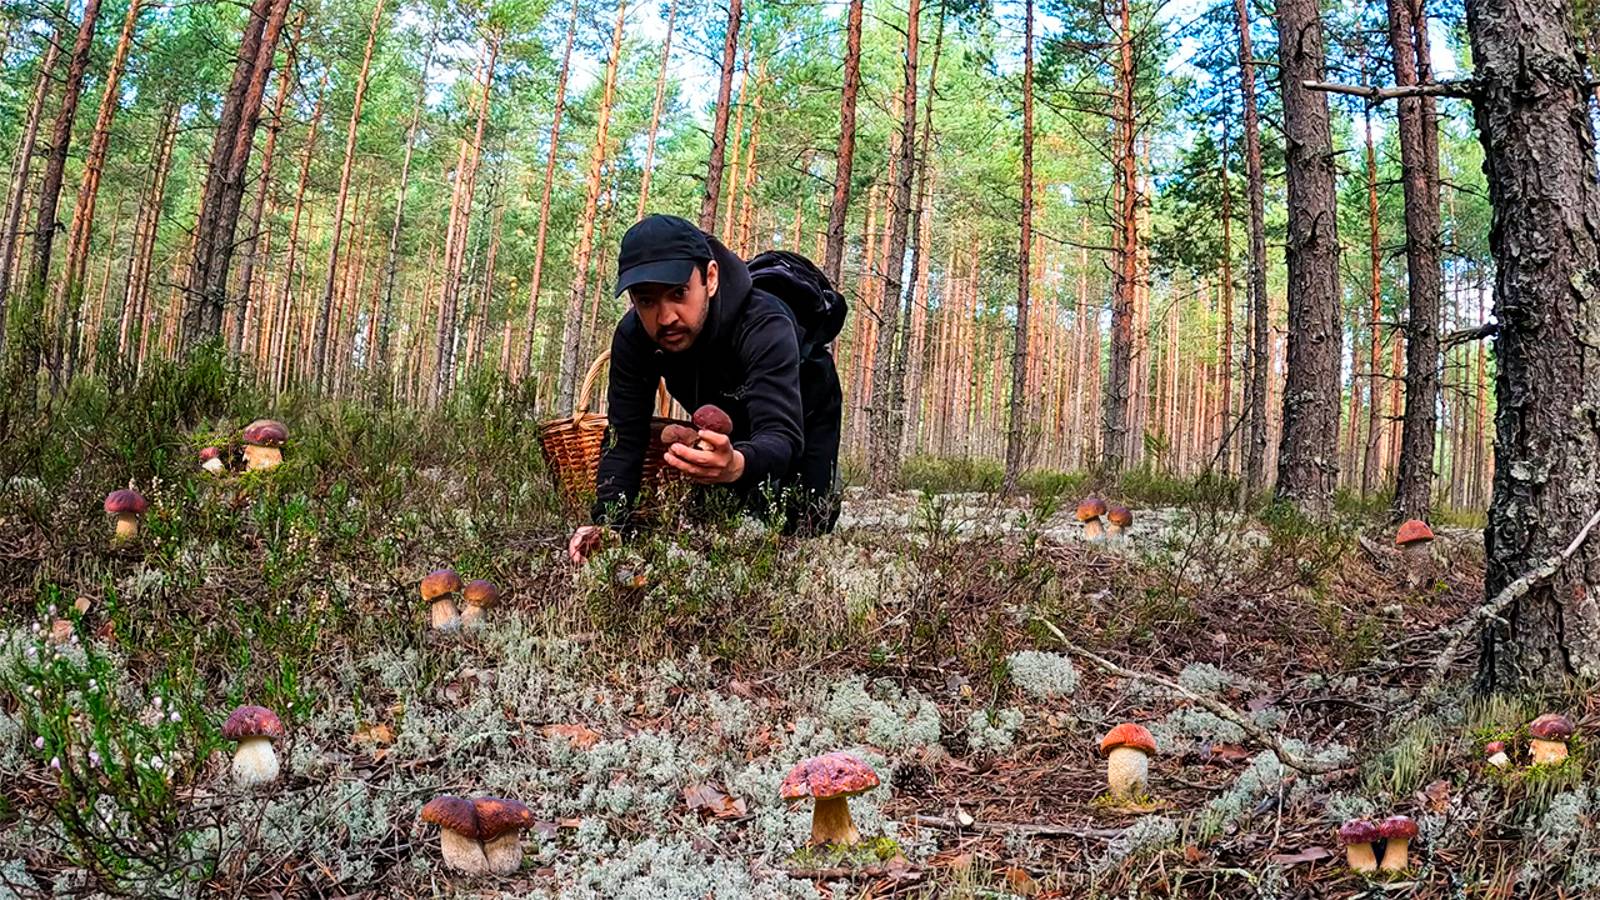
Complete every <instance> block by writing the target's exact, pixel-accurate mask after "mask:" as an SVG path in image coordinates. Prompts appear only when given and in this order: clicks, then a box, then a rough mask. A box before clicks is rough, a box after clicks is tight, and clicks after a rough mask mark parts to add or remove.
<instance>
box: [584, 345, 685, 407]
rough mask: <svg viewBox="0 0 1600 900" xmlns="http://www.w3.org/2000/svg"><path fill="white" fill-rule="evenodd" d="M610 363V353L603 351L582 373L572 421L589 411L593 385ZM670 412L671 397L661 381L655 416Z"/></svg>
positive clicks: (658, 388)
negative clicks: (581, 384) (586, 370)
mask: <svg viewBox="0 0 1600 900" xmlns="http://www.w3.org/2000/svg"><path fill="white" fill-rule="evenodd" d="M610 361H611V351H610V350H603V351H601V352H600V355H599V356H596V357H595V358H594V362H592V363H590V364H589V371H588V372H585V373H584V376H583V386H582V387H580V388H579V389H578V400H577V403H576V404H575V405H574V406H573V407H572V417H573V418H574V419H576V418H578V417H579V416H581V415H584V414H585V413H587V412H588V411H589V400H590V398H591V397H592V396H593V394H594V383H595V381H596V379H598V378H599V377H600V371H601V370H602V369H604V368H605V367H606V363H609V362H610ZM670 412H672V396H671V395H670V394H668V393H667V380H666V379H665V378H663V379H661V383H660V384H657V385H656V415H658V416H661V417H662V418H666V416H667V414H668V413H670Z"/></svg>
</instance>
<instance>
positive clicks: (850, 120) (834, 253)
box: [822, 0, 863, 285]
mask: <svg viewBox="0 0 1600 900" xmlns="http://www.w3.org/2000/svg"><path fill="white" fill-rule="evenodd" d="M862 5H863V0H850V11H849V14H848V17H847V20H846V25H845V31H846V37H845V51H844V95H843V97H842V98H841V100H840V102H839V151H838V156H837V157H836V161H835V163H834V167H833V202H832V204H830V205H829V207H828V231H827V234H828V237H827V243H826V250H825V253H824V255H823V264H822V271H823V273H824V274H826V275H827V276H828V280H829V281H831V282H833V284H835V285H837V284H839V276H840V269H841V267H842V266H843V265H844V226H845V219H846V218H847V217H848V216H849V213H850V179H851V177H852V174H853V171H854V168H855V157H856V97H857V95H858V94H859V93H860V91H861V8H862Z"/></svg>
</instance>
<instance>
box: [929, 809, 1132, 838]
mask: <svg viewBox="0 0 1600 900" xmlns="http://www.w3.org/2000/svg"><path fill="white" fill-rule="evenodd" d="M905 821H906V824H908V825H916V826H918V827H919V828H933V829H937V830H939V831H988V832H995V833H998V834H1021V835H1027V836H1028V837H1075V838H1103V839H1105V840H1110V839H1112V838H1115V837H1118V836H1120V835H1121V834H1122V831H1123V830H1122V829H1121V828H1088V827H1082V828H1080V827H1077V826H1074V825H1046V824H1042V823H1037V822H973V823H972V824H971V825H962V824H961V823H960V822H957V821H956V820H954V819H944V818H940V817H939V816H922V815H913V816H908V817H907V818H906V820H905Z"/></svg>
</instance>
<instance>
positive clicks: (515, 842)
mask: <svg viewBox="0 0 1600 900" xmlns="http://www.w3.org/2000/svg"><path fill="white" fill-rule="evenodd" d="M472 805H473V808H474V809H475V810H476V811H477V813H478V835H479V838H480V839H481V840H482V841H483V856H484V858H485V859H487V860H488V861H489V871H490V872H492V873H493V874H495V875H510V874H511V873H512V872H515V871H517V870H518V869H520V868H522V831H523V829H525V828H532V827H533V810H531V809H529V808H528V807H526V806H524V805H523V804H522V803H519V802H518V801H516V800H506V799H503V798H500V797H479V798H478V799H477V800H474V801H472Z"/></svg>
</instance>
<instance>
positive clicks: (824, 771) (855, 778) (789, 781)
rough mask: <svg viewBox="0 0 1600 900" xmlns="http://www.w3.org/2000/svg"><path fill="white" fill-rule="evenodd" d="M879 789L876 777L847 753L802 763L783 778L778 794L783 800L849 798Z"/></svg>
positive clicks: (869, 769)
mask: <svg viewBox="0 0 1600 900" xmlns="http://www.w3.org/2000/svg"><path fill="white" fill-rule="evenodd" d="M877 786H878V773H877V772H874V771H872V767H871V766H869V765H867V764H866V763H864V762H862V761H861V760H859V759H856V758H855V757H854V756H852V755H850V754H849V753H842V752H839V753H824V754H823V755H821V756H813V757H812V758H810V759H808V760H805V761H804V762H801V763H800V764H799V765H796V766H795V767H794V768H792V769H790V770H789V774H788V775H785V776H784V778H783V785H782V786H781V787H780V788H779V789H778V794H779V795H780V796H781V797H783V799H785V800H799V799H800V798H802V797H814V798H816V799H818V800H827V799H829V798H830V797H851V796H854V795H856V794H860V793H862V792H864V791H870V790H872V789H873V788H875V787H877Z"/></svg>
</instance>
